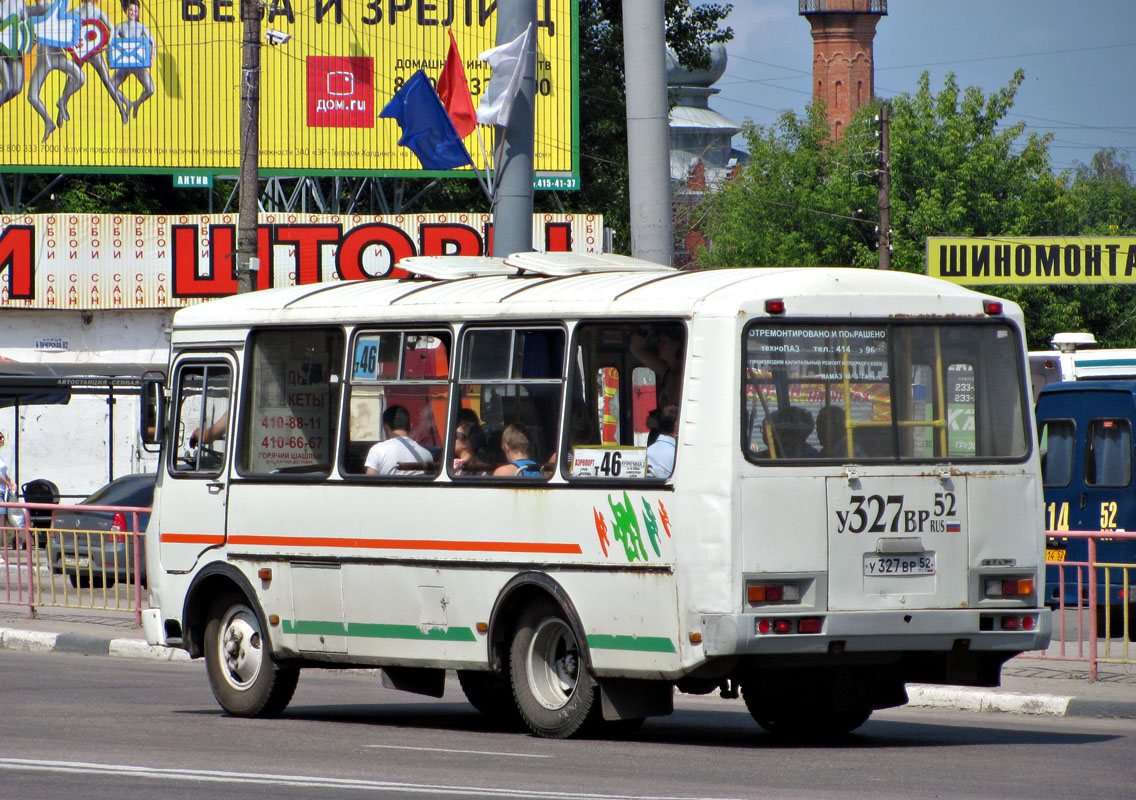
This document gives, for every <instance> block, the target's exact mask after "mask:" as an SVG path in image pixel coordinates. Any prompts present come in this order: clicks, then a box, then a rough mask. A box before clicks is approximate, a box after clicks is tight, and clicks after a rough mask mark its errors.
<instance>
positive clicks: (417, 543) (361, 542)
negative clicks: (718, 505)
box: [161, 533, 583, 555]
mask: <svg viewBox="0 0 1136 800" xmlns="http://www.w3.org/2000/svg"><path fill="white" fill-rule="evenodd" d="M161 540H162V541H163V542H177V543H183V544H210V545H212V544H223V543H224V541H225V539H224V537H221V536H215V535H200V536H199V535H195V534H188V533H163V534H162V535H161ZM228 542H229V544H230V545H261V546H266V547H273V546H276V547H280V546H284V547H338V548H350V549H369V550H449V551H457V552H478V551H480V552H486V553H559V554H564V555H579V554H581V553H582V552H583V551H582V550H581V549H580V545H578V544H567V543H559V542H550V543H547V544H542V543H539V542H461V541H452V540H443V539H331V538H322V537H321V538H314V537H307V536H303V537H301V536H251V535H233V536H230V537H229V539H228Z"/></svg>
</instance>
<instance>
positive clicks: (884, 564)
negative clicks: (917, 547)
mask: <svg viewBox="0 0 1136 800" xmlns="http://www.w3.org/2000/svg"><path fill="white" fill-rule="evenodd" d="M864 574H865V575H868V576H871V577H888V576H891V575H934V574H935V554H934V553H913V554H904V555H894V556H878V555H874V554H872V555H866V556H864Z"/></svg>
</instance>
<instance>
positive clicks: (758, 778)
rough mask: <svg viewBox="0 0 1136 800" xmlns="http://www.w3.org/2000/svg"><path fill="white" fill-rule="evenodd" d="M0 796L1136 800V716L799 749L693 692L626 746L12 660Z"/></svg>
mask: <svg viewBox="0 0 1136 800" xmlns="http://www.w3.org/2000/svg"><path fill="white" fill-rule="evenodd" d="M0 687H2V688H0V715H2V716H0V720H2V723H0V798H8V797H11V798H17V797H18V798H21V799H22V800H36V799H37V798H45V799H47V798H50V799H51V800H55V798H59V797H70V796H76V797H84V798H90V799H91V800H96V799H97V798H108V799H109V798H114V800H121V799H122V798H153V797H162V798H163V800H175V799H177V798H193V799H194V800H198V798H201V797H220V796H222V795H234V794H239V795H240V796H242V797H272V798H274V800H277V799H279V800H291V799H292V798H296V800H300V799H301V798H341V797H343V798H355V797H384V798H411V797H414V798H418V797H422V796H428V797H438V798H463V797H501V798H554V799H565V800H566V799H567V798H572V799H573V800H609V799H610V800H614V798H700V799H701V798H789V797H791V798H794V800H800V799H801V798H880V797H903V798H931V797H943V798H948V797H949V798H971V797H973V798H998V800H1010V799H1012V798H1031V800H1033V799H1035V798H1045V800H1054V799H1056V798H1065V797H1068V798H1087V797H1091V798H1094V800H1106V799H1107V798H1125V800H1127V799H1128V798H1131V797H1133V795H1134V794H1136V759H1134V758H1133V754H1134V753H1136V720H1096V719H1084V718H1054V717H1037V718H1032V717H1022V716H1007V715H998V714H977V713H961V712H951V711H943V712H931V711H916V710H913V709H896V710H891V711H886V712H879V713H877V715H876V716H874V717H873V718H872V719H871V720H870V721H869V722H868V723H867V724H866V725H865V726H864V727H862V728H861V729H860V730H859V731H858V733H857V734H856V735H854V736H852V737H849V738H848V739H847V740H846V741H844V742H842V743H840V744H838V745H826V746H815V747H809V746H785V745H783V744H780V743H778V742H777V741H775V740H774V739H773V738H772V737H770V736H768V735H766V734H764V733H763V732H761V730H760V729H759V728H758V727H757V726H756V724H755V723H754V722H753V721H752V720H751V719H750V717H749V715H748V714H747V713H746V712H745V709H744V706H742V704H741V702H740V701H725V700H721V699H718V698H717V697H713V696H710V697H696V698H691V697H686V696H682V697H679V698H678V702H677V705H678V710H677V711H676V713H675V714H674V715H672V716H670V717H663V718H658V719H653V720H648V722H647V723H646V725H644V727H643V728H642V729H641V730H640V731H639V732H637V733H636V734H635V735H634V736H633V737H631V738H628V739H584V740H571V741H548V740H543V739H538V738H536V737H533V736H529V735H527V734H524V733H516V732H510V731H505V730H501V729H497V728H494V727H492V726H491V725H488V724H487V723H486V722H485V720H484V719H483V718H482V717H481V716H480V715H479V714H478V713H477V712H476V711H474V710H473V709H472V707H470V706H469V705H468V704H466V703H465V701H464V699H463V697H462V695H461V692H460V689H459V688H458V687H457V685H456V682H452V683H451V684H450V685H448V686H447V694H446V697H445V698H443V699H442V700H433V699H430V698H419V697H417V696H414V695H407V694H403V693H400V692H394V691H391V690H386V689H383V688H382V686H381V684H380V683H379V679H378V677H377V675H376V674H374V673H357V672H352V673H337V672H329V671H306V672H305V673H304V674H303V675H302V677H301V679H300V686H299V689H298V690H297V693H296V697H295V699H294V700H293V702H292V705H291V706H289V709H288V711H287V712H286V714H285V716H284V717H282V718H280V719H276V720H242V719H236V718H230V717H226V716H224V715H222V714H221V712H220V710H219V709H218V707H217V705H216V703H215V702H214V700H213V697H212V695H211V694H210V691H209V688H208V686H207V683H206V680H205V673H204V669H203V668H202V666H201V664H200V663H191V664H186V663H161V662H149V661H135V660H125V659H113V658H100V657H84V656H76V655H67V654H59V653H51V654H32V653H22V652H13V651H0Z"/></svg>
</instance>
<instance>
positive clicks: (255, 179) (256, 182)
mask: <svg viewBox="0 0 1136 800" xmlns="http://www.w3.org/2000/svg"><path fill="white" fill-rule="evenodd" d="M260 11H261V6H260V2H259V0H241V19H242V20H244V23H245V32H244V43H243V45H242V46H241V162H240V181H241V189H240V193H239V195H238V203H239V205H240V208H239V209H238V215H237V254H236V258H237V264H236V272H237V293H238V294H243V293H245V292H251V291H252V290H253V288H254V287H255V285H256V270H257V268H258V267H259V263H258V260H257V238H258V237H257V232H256V225H257V212H258V211H259V201H260Z"/></svg>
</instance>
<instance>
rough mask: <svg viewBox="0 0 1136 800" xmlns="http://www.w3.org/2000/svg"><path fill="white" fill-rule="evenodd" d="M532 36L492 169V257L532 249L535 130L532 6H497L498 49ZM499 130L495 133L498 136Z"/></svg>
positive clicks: (505, 2)
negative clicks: (498, 160) (494, 185)
mask: <svg viewBox="0 0 1136 800" xmlns="http://www.w3.org/2000/svg"><path fill="white" fill-rule="evenodd" d="M530 23H531V24H532V26H533V27H532V31H533V33H532V36H531V37H530V39H529V51H528V52H527V53H525V56H524V59H525V68H524V72H523V73H522V74H523V75H524V77H523V79H522V80H521V90H520V93H519V94H518V95H517V97H516V99H514V100H513V108H512V110H511V112H510V115H509V119H508V120H506V122H507V123H508V127H506V128H505V147H504V149H503V150H502V151H501V163H500V164H498V165H497V187H498V188H497V194H496V202H495V203H494V207H493V255H495V256H507V255H509V254H510V253H527V252H529V251H531V250H532V249H533V242H532V228H533V150H534V138H535V132H534V131H535V127H536V114H535V108H536V106H535V102H536V38H537V37H536V0H498V3H497V38H496V43H497V44H498V45H502V44H506V43H508V42H511V41H513V40H514V39H516V38H517V37H518V36H520V35H521V34H522V33H524V32H525V28H526V27H528V25H529V24H530ZM499 130H500V129H498V131H499Z"/></svg>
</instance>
